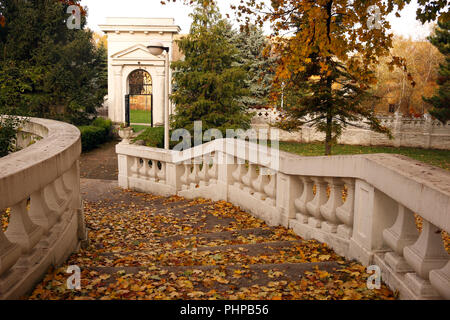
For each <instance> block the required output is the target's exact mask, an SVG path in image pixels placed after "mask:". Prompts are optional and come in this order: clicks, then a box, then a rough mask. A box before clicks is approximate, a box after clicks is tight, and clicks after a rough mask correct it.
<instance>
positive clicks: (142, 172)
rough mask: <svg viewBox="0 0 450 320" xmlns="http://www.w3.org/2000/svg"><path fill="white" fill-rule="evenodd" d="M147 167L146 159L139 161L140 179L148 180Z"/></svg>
mask: <svg viewBox="0 0 450 320" xmlns="http://www.w3.org/2000/svg"><path fill="white" fill-rule="evenodd" d="M147 173H148V172H147V166H146V165H145V160H144V159H142V158H141V159H139V164H138V177H139V178H141V179H142V178H144V179H145V178H146V177H147Z"/></svg>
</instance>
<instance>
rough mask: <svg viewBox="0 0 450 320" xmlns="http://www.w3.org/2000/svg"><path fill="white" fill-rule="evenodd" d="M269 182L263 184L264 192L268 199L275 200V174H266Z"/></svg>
mask: <svg viewBox="0 0 450 320" xmlns="http://www.w3.org/2000/svg"><path fill="white" fill-rule="evenodd" d="M267 178H268V179H269V183H268V184H266V185H265V186H264V192H265V193H266V194H267V196H269V198H270V199H273V200H275V197H276V194H277V176H276V175H275V174H272V175H267Z"/></svg>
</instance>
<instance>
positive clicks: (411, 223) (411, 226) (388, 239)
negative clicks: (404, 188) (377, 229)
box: [383, 204, 419, 272]
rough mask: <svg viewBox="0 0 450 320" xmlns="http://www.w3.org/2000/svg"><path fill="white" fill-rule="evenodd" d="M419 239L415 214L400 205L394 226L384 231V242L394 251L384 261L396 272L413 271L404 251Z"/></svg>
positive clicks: (387, 254)
mask: <svg viewBox="0 0 450 320" xmlns="http://www.w3.org/2000/svg"><path fill="white" fill-rule="evenodd" d="M418 237H419V231H418V230H417V227H416V223H415V219H414V213H413V212H412V211H411V210H409V209H408V208H405V207H404V206H402V205H400V204H399V206H398V214H397V219H396V220H395V223H394V225H393V226H392V227H390V228H389V229H386V230H384V231H383V239H384V242H385V243H386V244H387V245H388V246H389V247H390V248H391V249H392V250H393V252H388V253H386V255H385V256H384V259H385V260H386V263H387V264H389V265H390V266H391V268H392V269H393V270H394V272H412V271H413V269H412V268H411V266H410V265H409V264H408V263H407V262H406V260H405V259H404V258H403V249H404V248H405V247H406V246H409V245H412V244H414V243H415V242H416V241H417V238H418Z"/></svg>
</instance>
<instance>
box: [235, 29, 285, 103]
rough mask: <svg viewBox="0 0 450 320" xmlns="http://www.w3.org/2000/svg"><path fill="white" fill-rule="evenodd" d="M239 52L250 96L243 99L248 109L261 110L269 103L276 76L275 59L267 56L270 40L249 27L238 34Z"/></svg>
mask: <svg viewBox="0 0 450 320" xmlns="http://www.w3.org/2000/svg"><path fill="white" fill-rule="evenodd" d="M233 42H234V43H235V44H236V47H237V48H238V50H239V57H238V61H239V65H241V66H242V67H243V68H244V69H245V71H246V72H247V80H246V81H245V83H246V87H247V88H248V89H249V91H250V94H249V95H248V96H246V97H243V99H242V102H243V103H244V105H245V106H246V107H247V108H261V107H265V106H267V105H268V103H269V94H270V91H271V89H272V81H273V77H274V75H275V73H274V70H273V67H274V66H275V60H276V59H275V58H274V57H272V56H270V55H268V54H265V49H267V48H268V40H267V38H266V37H265V36H264V33H263V31H262V30H261V29H260V28H258V27H257V26H255V25H249V26H248V28H243V29H242V32H238V33H237V34H236V35H235V37H234V41H233Z"/></svg>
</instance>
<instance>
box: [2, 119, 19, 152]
mask: <svg viewBox="0 0 450 320" xmlns="http://www.w3.org/2000/svg"><path fill="white" fill-rule="evenodd" d="M22 123H23V121H22V120H20V119H19V118H17V117H2V118H0V158H1V157H4V156H7V155H8V154H9V153H10V152H13V151H14V145H15V142H16V138H17V128H19V127H20V125H21V124H22Z"/></svg>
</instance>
